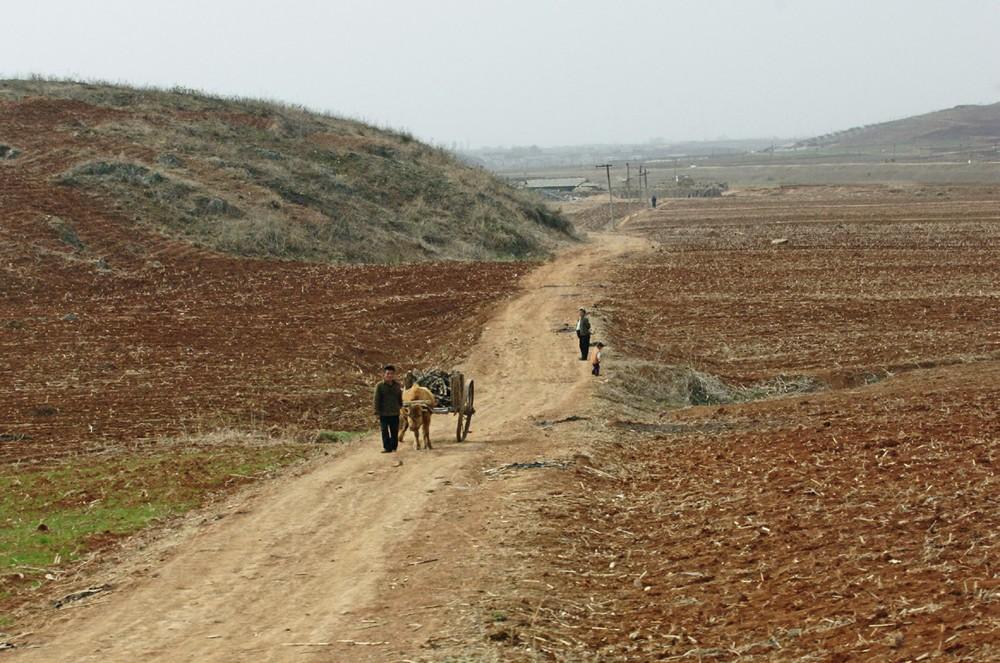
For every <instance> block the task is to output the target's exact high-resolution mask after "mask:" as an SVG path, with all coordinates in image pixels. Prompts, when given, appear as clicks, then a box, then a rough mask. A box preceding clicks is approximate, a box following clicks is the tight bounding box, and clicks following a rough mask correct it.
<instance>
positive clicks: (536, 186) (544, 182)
mask: <svg viewBox="0 0 1000 663" xmlns="http://www.w3.org/2000/svg"><path fill="white" fill-rule="evenodd" d="M586 181H587V178H586V177H551V178H544V179H535V180H526V181H525V182H524V185H523V186H524V188H525V189H531V190H532V191H572V190H573V189H575V188H577V187H578V186H580V185H581V184H583V183H584V182H586Z"/></svg>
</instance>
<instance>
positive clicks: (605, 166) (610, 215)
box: [594, 163, 615, 226]
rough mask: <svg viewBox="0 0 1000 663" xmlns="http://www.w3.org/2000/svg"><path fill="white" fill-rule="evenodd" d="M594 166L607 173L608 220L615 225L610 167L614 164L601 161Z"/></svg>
mask: <svg viewBox="0 0 1000 663" xmlns="http://www.w3.org/2000/svg"><path fill="white" fill-rule="evenodd" d="M594 168H603V169H604V172H605V173H607V174H608V221H609V223H610V224H611V225H612V226H613V225H615V198H614V194H613V193H612V192H611V169H612V168H614V166H612V165H611V164H610V163H602V164H599V165H597V166H594Z"/></svg>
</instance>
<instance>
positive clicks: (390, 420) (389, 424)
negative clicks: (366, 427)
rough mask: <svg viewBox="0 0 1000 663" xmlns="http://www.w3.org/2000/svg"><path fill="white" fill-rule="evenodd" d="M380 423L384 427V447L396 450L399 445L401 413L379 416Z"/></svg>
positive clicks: (388, 449)
mask: <svg viewBox="0 0 1000 663" xmlns="http://www.w3.org/2000/svg"><path fill="white" fill-rule="evenodd" d="M378 423H379V426H380V427H381V428H382V448H383V449H385V450H386V451H395V450H396V447H398V446H399V415H396V416H395V417H379V418H378Z"/></svg>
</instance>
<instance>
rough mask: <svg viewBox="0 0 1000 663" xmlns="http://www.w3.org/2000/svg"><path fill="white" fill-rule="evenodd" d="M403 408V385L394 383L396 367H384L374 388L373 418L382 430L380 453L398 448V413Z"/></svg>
mask: <svg viewBox="0 0 1000 663" xmlns="http://www.w3.org/2000/svg"><path fill="white" fill-rule="evenodd" d="M402 408H403V385H401V384H399V382H397V381H396V367H395V366H392V365H391V364H390V365H388V366H386V367H385V374H384V375H383V376H382V381H381V382H379V383H378V384H377V385H376V386H375V416H377V417H378V423H379V427H380V428H381V429H382V453H384V454H387V453H392V452H393V451H395V450H396V447H398V446H399V411H400V410H401V409H402Z"/></svg>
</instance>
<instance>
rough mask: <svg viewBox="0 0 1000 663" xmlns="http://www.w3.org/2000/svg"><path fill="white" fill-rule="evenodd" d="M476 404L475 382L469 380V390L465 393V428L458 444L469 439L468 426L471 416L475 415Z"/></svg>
mask: <svg viewBox="0 0 1000 663" xmlns="http://www.w3.org/2000/svg"><path fill="white" fill-rule="evenodd" d="M475 403H476V381H475V380H469V388H468V390H467V391H466V392H465V428H464V429H462V437H461V438H460V439H459V441H460V442H464V441H465V438H467V437H469V425H470V424H471V423H472V415H473V413H475V411H476V408H475Z"/></svg>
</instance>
